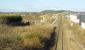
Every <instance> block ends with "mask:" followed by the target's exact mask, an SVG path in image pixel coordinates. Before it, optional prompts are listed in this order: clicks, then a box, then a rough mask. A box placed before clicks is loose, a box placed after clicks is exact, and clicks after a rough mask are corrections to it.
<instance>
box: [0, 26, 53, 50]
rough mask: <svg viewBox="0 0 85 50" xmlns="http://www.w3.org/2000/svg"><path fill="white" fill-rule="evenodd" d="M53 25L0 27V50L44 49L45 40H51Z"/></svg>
mask: <svg viewBox="0 0 85 50" xmlns="http://www.w3.org/2000/svg"><path fill="white" fill-rule="evenodd" d="M52 30H53V27H52V26H51V25H31V26H23V27H21V26H20V27H18V26H16V27H11V26H6V25H0V50H3V49H4V50H7V49H10V50H21V49H25V48H28V49H31V48H42V47H44V42H43V40H44V39H49V38H50V36H51V32H52Z"/></svg>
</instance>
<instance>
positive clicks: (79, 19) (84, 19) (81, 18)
mask: <svg viewBox="0 0 85 50" xmlns="http://www.w3.org/2000/svg"><path fill="white" fill-rule="evenodd" d="M66 17H67V18H69V19H70V20H71V21H72V22H73V23H76V24H79V25H80V26H81V28H83V29H85V15H82V14H69V15H67V16H66ZM71 25H73V24H71Z"/></svg>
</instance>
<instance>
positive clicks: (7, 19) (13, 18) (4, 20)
mask: <svg viewBox="0 0 85 50" xmlns="http://www.w3.org/2000/svg"><path fill="white" fill-rule="evenodd" d="M21 21H22V18H21V16H19V15H9V16H1V17H0V23H1V24H10V23H17V22H21Z"/></svg>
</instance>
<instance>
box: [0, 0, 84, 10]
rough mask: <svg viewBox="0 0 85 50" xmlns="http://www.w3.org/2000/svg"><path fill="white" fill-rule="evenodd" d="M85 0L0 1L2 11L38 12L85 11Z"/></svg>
mask: <svg viewBox="0 0 85 50" xmlns="http://www.w3.org/2000/svg"><path fill="white" fill-rule="evenodd" d="M84 5H85V0H0V11H8V12H12V11H14V12H36V11H43V10H72V11H85V6H84Z"/></svg>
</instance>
